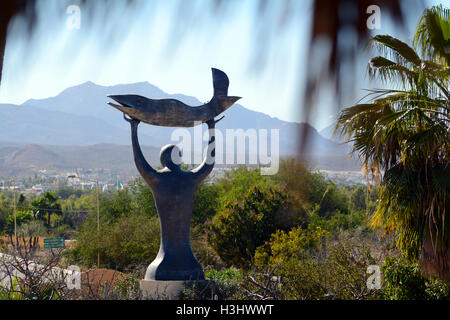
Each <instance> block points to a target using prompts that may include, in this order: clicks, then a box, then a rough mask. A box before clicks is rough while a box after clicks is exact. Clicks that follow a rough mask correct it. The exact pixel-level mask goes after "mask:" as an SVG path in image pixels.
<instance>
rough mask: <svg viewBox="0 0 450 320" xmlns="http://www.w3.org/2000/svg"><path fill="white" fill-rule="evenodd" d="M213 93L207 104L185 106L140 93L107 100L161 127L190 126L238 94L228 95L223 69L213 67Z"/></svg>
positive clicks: (213, 114)
mask: <svg viewBox="0 0 450 320" xmlns="http://www.w3.org/2000/svg"><path fill="white" fill-rule="evenodd" d="M212 76H213V87H214V95H213V97H212V99H211V101H209V102H208V103H206V104H203V105H201V106H196V107H192V106H188V105H187V104H185V103H183V102H181V101H178V100H175V99H149V98H146V97H142V96H139V95H133V94H126V95H109V96H108V98H111V99H112V100H114V101H115V102H117V103H119V104H115V103H112V102H108V104H109V105H110V106H112V107H114V108H116V109H118V110H120V111H122V112H123V113H124V116H125V114H126V115H128V116H129V117H131V118H134V119H137V120H139V121H142V122H145V123H148V124H151V125H155V126H164V127H193V126H196V125H198V124H201V123H204V122H207V121H209V120H212V119H214V118H215V117H216V116H218V115H219V114H221V113H222V112H224V111H225V110H227V109H228V108H229V107H231V106H232V105H233V104H234V103H235V102H236V101H238V100H239V99H241V97H232V96H228V85H229V83H230V82H229V80H228V77H227V75H226V74H225V72H223V71H221V70H219V69H215V68H212Z"/></svg>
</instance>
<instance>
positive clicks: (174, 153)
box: [159, 144, 182, 171]
mask: <svg viewBox="0 0 450 320" xmlns="http://www.w3.org/2000/svg"><path fill="white" fill-rule="evenodd" d="M181 156H182V155H181V150H180V148H178V147H177V146H176V145H174V144H168V145H166V146H164V147H162V148H161V152H160V156H159V157H160V158H159V159H160V161H161V164H162V165H163V166H164V167H167V168H169V169H170V170H172V171H175V170H180V166H181Z"/></svg>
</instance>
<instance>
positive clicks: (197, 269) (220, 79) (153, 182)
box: [110, 69, 237, 280]
mask: <svg viewBox="0 0 450 320" xmlns="http://www.w3.org/2000/svg"><path fill="white" fill-rule="evenodd" d="M213 80H214V82H213V84H214V96H213V99H212V100H211V102H210V103H208V104H207V105H204V106H202V107H197V108H203V109H202V110H203V111H201V112H200V113H197V112H196V111H195V109H196V108H195V107H188V108H191V109H193V111H192V112H191V111H188V112H187V113H186V112H181V113H180V114H178V113H177V112H176V110H175V109H172V106H173V105H178V106H181V102H179V101H176V100H172V99H162V100H152V99H147V98H144V97H139V96H130V95H125V96H110V97H111V98H113V99H114V100H115V101H117V102H119V103H121V105H122V106H125V107H123V108H125V109H123V108H122V107H118V106H116V105H113V106H114V107H116V108H118V109H119V110H121V111H124V110H125V111H127V112H125V111H124V118H125V120H127V121H128V122H129V123H130V125H131V140H132V144H133V153H134V161H135V163H136V167H137V169H138V171H139V173H140V174H141V176H142V177H143V178H144V180H145V181H146V182H147V184H148V185H149V186H150V188H151V190H152V193H153V197H154V199H155V203H156V209H157V211H158V215H159V219H160V226H161V244H160V248H159V252H158V255H157V257H156V259H155V260H154V261H153V262H152V263H151V264H150V265H149V266H148V268H147V272H146V274H145V279H144V280H203V279H204V274H203V269H202V266H201V265H200V263H199V262H198V261H197V259H196V258H195V256H194V254H193V252H192V249H191V244H190V224H191V223H190V222H191V215H192V209H193V206H194V196H195V193H196V192H197V190H198V187H199V185H200V183H201V182H202V181H203V180H204V179H205V178H206V177H207V176H208V174H209V173H210V172H211V171H212V169H213V167H214V160H215V137H214V130H215V124H216V123H217V122H218V121H220V120H221V119H219V120H217V121H216V120H214V117H215V116H216V115H218V114H219V113H220V112H218V109H217V108H216V107H217V105H219V106H220V103H219V104H217V101H236V100H237V98H236V97H228V96H227V93H228V77H227V76H226V74H225V73H224V72H222V71H220V70H217V69H213ZM137 97H138V98H137ZM228 98H230V99H228ZM138 99H141V100H140V103H139V102H138ZM144 99H146V100H144ZM145 101H147V102H145ZM231 104H232V103H231ZM231 104H230V105H231ZM111 105H112V104H111ZM143 105H146V106H147V107H146V108H145V109H143V108H142V106H143ZM208 106H209V107H208ZM222 107H223V105H222ZM228 107H229V105H228V106H227V107H226V108H228ZM152 108H154V109H152ZM207 108H210V109H207ZM215 108H216V109H215ZM130 110H138V111H139V112H132V111H130ZM155 110H156V111H155ZM186 110H190V109H186ZM222 111H223V110H222ZM125 113H126V114H128V115H130V116H131V118H127V116H126V115H125ZM199 114H201V115H202V117H203V118H202V117H200V116H199V117H197V116H198V115H199ZM193 115H194V116H193ZM206 115H207V116H208V117H210V118H209V119H208V118H204V117H206ZM135 117H140V118H135ZM141 120H142V121H144V120H145V121H146V122H147V123H152V124H156V123H158V124H159V125H167V126H169V125H175V124H183V125H185V126H189V125H190V124H191V122H192V123H193V122H194V121H197V120H199V121H203V122H205V123H206V124H207V125H208V131H209V142H208V149H207V155H206V157H205V159H204V160H203V162H202V163H201V164H200V165H199V166H198V167H197V168H195V169H193V170H191V171H184V170H182V169H181V168H180V165H181V152H180V150H179V148H178V147H177V146H175V145H167V146H165V147H163V148H162V149H161V154H160V161H161V164H162V165H163V167H164V168H163V169H161V170H155V169H153V168H152V167H151V166H150V165H149V164H148V162H147V161H146V160H145V157H144V155H143V154H142V151H141V148H140V146H139V139H138V132H137V130H138V125H139V123H140V121H141ZM200 123H201V122H200ZM193 125H194V124H193Z"/></svg>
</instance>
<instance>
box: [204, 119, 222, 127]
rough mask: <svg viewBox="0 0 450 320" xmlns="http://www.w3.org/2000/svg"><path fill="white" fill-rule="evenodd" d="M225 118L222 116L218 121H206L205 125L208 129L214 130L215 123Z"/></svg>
mask: <svg viewBox="0 0 450 320" xmlns="http://www.w3.org/2000/svg"><path fill="white" fill-rule="evenodd" d="M224 117H225V116H222V117H221V118H220V119H219V120H215V119H211V120H208V121H206V124H207V125H208V128H214V127H215V125H216V123H217V122H219V121H220V120H222V119H223V118H224Z"/></svg>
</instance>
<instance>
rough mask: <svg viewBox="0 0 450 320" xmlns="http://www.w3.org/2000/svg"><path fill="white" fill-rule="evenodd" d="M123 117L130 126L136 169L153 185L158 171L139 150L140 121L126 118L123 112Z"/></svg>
mask: <svg viewBox="0 0 450 320" xmlns="http://www.w3.org/2000/svg"><path fill="white" fill-rule="evenodd" d="M123 118H124V119H125V120H126V121H128V122H129V123H130V126H131V141H132V144H133V154H134V162H135V164H136V168H137V169H138V171H139V173H140V174H141V176H142V177H143V178H144V180H145V181H146V182H147V183H148V184H149V185H153V184H154V183H155V182H156V180H157V178H158V171H156V170H155V169H153V168H152V166H151V165H150V164H149V163H148V162H147V160H145V157H144V154H143V153H142V150H141V146H140V145H139V138H138V132H137V129H138V126H139V123H140V121H139V120H137V119H134V118H127V117H126V116H125V114H124V115H123Z"/></svg>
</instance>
